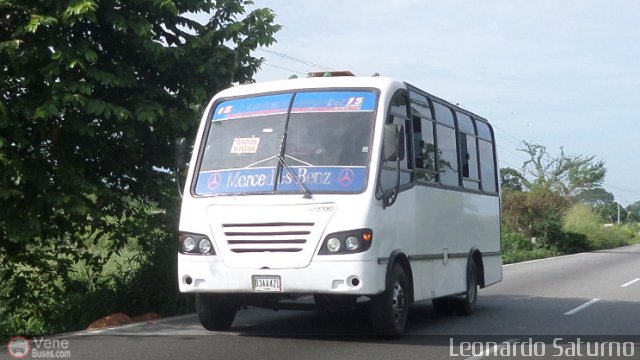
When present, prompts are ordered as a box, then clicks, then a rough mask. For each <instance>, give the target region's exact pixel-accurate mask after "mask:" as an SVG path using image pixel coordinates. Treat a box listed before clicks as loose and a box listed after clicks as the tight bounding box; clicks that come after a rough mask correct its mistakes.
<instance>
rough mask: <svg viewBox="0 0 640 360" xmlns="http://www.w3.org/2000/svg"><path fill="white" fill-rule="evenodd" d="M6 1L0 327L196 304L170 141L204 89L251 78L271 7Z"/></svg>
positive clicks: (79, 321)
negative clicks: (186, 288)
mask: <svg viewBox="0 0 640 360" xmlns="http://www.w3.org/2000/svg"><path fill="white" fill-rule="evenodd" d="M245 7H251V8H252V10H251V11H246V10H245ZM198 12H203V13H208V14H211V15H210V16H211V18H210V21H209V22H208V23H206V24H199V23H197V22H195V21H193V20H190V16H192V14H193V13H198ZM0 13H2V14H3V15H2V17H0V27H1V28H2V29H3V31H2V34H1V35H0V58H1V59H2V65H1V66H0V67H1V68H2V69H1V70H2V71H1V73H2V75H1V76H0V200H1V201H2V206H0V339H1V338H3V337H4V338H8V337H10V336H15V335H26V336H35V335H43V334H51V333H56V332H62V331H71V330H78V329H83V328H85V327H86V326H87V325H88V324H89V323H90V322H92V321H93V320H95V319H97V318H100V317H104V316H106V315H109V314H111V313H114V312H122V313H125V314H127V315H129V316H135V315H139V314H141V313H143V312H157V313H160V315H168V314H175V313H179V312H183V311H191V310H192V309H193V304H192V299H191V298H190V297H186V296H181V295H180V294H179V293H178V289H177V280H176V279H177V270H176V241H177V240H176V239H177V223H178V211H179V204H180V202H179V196H178V193H177V186H176V175H175V173H173V172H171V171H170V170H169V169H172V168H173V167H174V145H173V144H174V141H175V139H176V138H177V137H190V136H193V134H194V133H195V131H196V128H197V124H198V120H199V117H200V116H201V113H202V109H203V106H205V105H206V103H207V101H208V100H209V99H210V97H211V96H213V94H215V93H216V92H218V91H220V90H222V89H224V88H227V87H230V86H231V85H232V84H233V83H244V82H249V81H251V79H252V78H253V76H254V74H255V73H256V71H257V70H258V69H259V67H260V64H261V63H262V59H260V58H255V57H253V56H251V53H252V52H253V51H254V50H255V49H257V48H258V47H261V46H269V45H271V44H272V43H273V42H274V41H275V39H274V37H273V35H274V34H275V33H276V32H277V30H278V29H279V25H275V24H274V20H275V15H274V14H273V12H272V11H271V10H269V9H263V8H256V7H255V6H253V5H252V3H251V1H243V0H220V1H210V0H192V1H171V0H138V1H120V0H115V1H104V0H77V1H41V2H28V1H24V0H5V1H2V2H0Z"/></svg>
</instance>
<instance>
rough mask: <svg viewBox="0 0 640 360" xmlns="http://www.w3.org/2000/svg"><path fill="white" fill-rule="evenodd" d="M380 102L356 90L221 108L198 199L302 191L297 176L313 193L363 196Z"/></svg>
mask: <svg viewBox="0 0 640 360" xmlns="http://www.w3.org/2000/svg"><path fill="white" fill-rule="evenodd" d="M376 100H377V96H376V94H375V93H374V92H373V91H363V90H354V91H313V92H308V91H305V92H297V93H285V94H276V95H262V96H254V97H248V98H246V97H245V98H238V99H230V100H226V101H222V102H220V103H218V104H217V106H216V107H215V110H214V112H213V115H212V117H211V123H210V126H209V129H208V134H207V135H206V141H205V143H204V149H203V152H202V160H201V162H200V168H199V171H198V173H197V175H198V176H197V177H196V178H195V179H196V184H195V194H196V195H222V194H249V193H275V192H278V193H282V192H299V191H300V189H299V186H298V185H299V184H296V181H294V178H293V176H297V177H298V178H299V179H300V181H301V182H302V183H304V185H305V187H306V188H308V190H309V191H311V192H313V193H356V192H361V191H363V190H364V187H365V184H366V179H367V176H368V164H369V159H370V152H371V147H372V138H373V122H374V109H375V103H376ZM279 159H280V160H282V161H279ZM283 162H284V163H286V164H287V166H286V167H284V166H282V163H283Z"/></svg>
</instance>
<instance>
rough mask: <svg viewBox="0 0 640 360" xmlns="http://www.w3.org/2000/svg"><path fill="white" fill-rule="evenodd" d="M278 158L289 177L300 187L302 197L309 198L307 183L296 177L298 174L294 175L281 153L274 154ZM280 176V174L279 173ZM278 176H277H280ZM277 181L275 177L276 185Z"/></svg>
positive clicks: (309, 192)
mask: <svg viewBox="0 0 640 360" xmlns="http://www.w3.org/2000/svg"><path fill="white" fill-rule="evenodd" d="M276 157H277V158H278V161H279V162H280V164H282V166H283V167H284V168H285V169H287V171H288V172H289V174H291V177H293V181H294V182H295V183H296V185H298V188H299V189H300V191H301V192H302V193H303V194H304V195H303V196H302V197H303V198H305V199H311V191H309V188H308V187H307V185H305V183H304V182H303V181H302V180H300V178H299V177H298V175H296V174H295V173H294V172H293V170H292V169H291V167H290V166H289V165H288V164H287V162H286V161H285V160H284V156H282V155H278V156H276ZM280 176H281V175H280ZM280 176H278V178H279V177H280ZM278 183H279V181H278V179H276V186H278V185H277V184H278Z"/></svg>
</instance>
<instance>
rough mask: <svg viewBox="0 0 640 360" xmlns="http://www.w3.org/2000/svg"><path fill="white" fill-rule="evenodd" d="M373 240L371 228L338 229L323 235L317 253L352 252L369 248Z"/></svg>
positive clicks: (335, 253) (336, 253)
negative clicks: (338, 230)
mask: <svg viewBox="0 0 640 360" xmlns="http://www.w3.org/2000/svg"><path fill="white" fill-rule="evenodd" d="M372 241H373V231H371V229H356V230H349V231H340V232H336V233H332V234H329V235H327V236H325V238H324V241H323V242H322V246H321V247H320V251H318V255H342V254H354V253H359V252H364V251H367V250H369V248H370V247H371V242H372Z"/></svg>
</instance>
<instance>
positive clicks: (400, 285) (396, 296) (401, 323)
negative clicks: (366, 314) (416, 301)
mask: <svg viewBox="0 0 640 360" xmlns="http://www.w3.org/2000/svg"><path fill="white" fill-rule="evenodd" d="M408 286H409V282H408V281H407V276H406V274H405V271H404V269H403V268H402V266H400V265H399V264H396V265H394V267H393V269H392V271H391V276H390V278H389V282H388V285H387V289H386V290H385V291H384V292H383V293H382V294H379V295H376V296H374V297H372V299H371V323H372V325H373V330H374V331H375V332H376V334H378V335H380V336H386V337H398V336H400V335H401V334H402V332H403V331H404V327H405V325H406V323H407V314H408V312H409V287H408Z"/></svg>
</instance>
